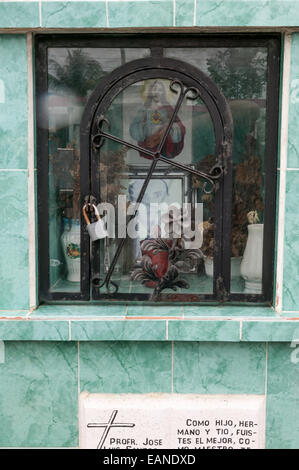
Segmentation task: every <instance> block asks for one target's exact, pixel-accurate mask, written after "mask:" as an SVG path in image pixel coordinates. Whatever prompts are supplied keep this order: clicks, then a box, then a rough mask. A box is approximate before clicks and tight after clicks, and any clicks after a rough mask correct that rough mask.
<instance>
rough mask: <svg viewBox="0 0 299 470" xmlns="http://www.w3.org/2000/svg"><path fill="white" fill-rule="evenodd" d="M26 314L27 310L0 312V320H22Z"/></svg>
mask: <svg viewBox="0 0 299 470" xmlns="http://www.w3.org/2000/svg"><path fill="white" fill-rule="evenodd" d="M28 312H29V310H0V320H5V319H6V318H10V319H12V318H14V319H15V318H16V319H19V318H24V317H25V316H26V315H27V314H28Z"/></svg>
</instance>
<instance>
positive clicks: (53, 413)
mask: <svg viewBox="0 0 299 470" xmlns="http://www.w3.org/2000/svg"><path fill="white" fill-rule="evenodd" d="M77 374H78V370H77V345H76V344H74V343H69V344H64V343H59V344H58V343H52V342H42V343H40V342H25V343H22V342H6V343H5V362H4V363H1V364H0V421H1V426H0V447H75V446H77V445H78V388H77V382H78V376H77Z"/></svg>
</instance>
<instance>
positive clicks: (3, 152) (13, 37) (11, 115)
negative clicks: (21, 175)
mask: <svg viewBox="0 0 299 470" xmlns="http://www.w3.org/2000/svg"><path fill="white" fill-rule="evenodd" d="M0 18H1V4H0ZM0 21H1V20H0ZM0 57H1V61H0V169H2V168H4V169H5V168H14V169H16V168H27V156H28V143H27V134H28V121H27V113H28V103H27V45H26V36H25V35H24V34H7V35H5V34H2V35H0ZM16 57H17V58H18V60H16Z"/></svg>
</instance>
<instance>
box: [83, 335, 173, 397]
mask: <svg viewBox="0 0 299 470" xmlns="http://www.w3.org/2000/svg"><path fill="white" fill-rule="evenodd" d="M80 384H81V385H80V389H81V391H84V390H87V391H88V392H90V393H151V392H165V393H166V392H171V344H169V343H159V342H148V343H143V342H142V343H141V342H126V343H123V342H107V343H106V342H103V343H80Z"/></svg>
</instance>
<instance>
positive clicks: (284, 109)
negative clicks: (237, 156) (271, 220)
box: [275, 33, 292, 313]
mask: <svg viewBox="0 0 299 470" xmlns="http://www.w3.org/2000/svg"><path fill="white" fill-rule="evenodd" d="M291 39H292V35H291V34H290V33H286V34H285V41H284V55H283V83H282V100H281V101H282V102H281V129H280V133H281V140H280V181H279V211H278V237H277V261H276V266H277V275H276V301H275V306H276V312H278V313H281V311H282V291H283V255H284V230H285V198H286V194H285V191H286V168H287V150H288V113H289V89H290V64H291Z"/></svg>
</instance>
